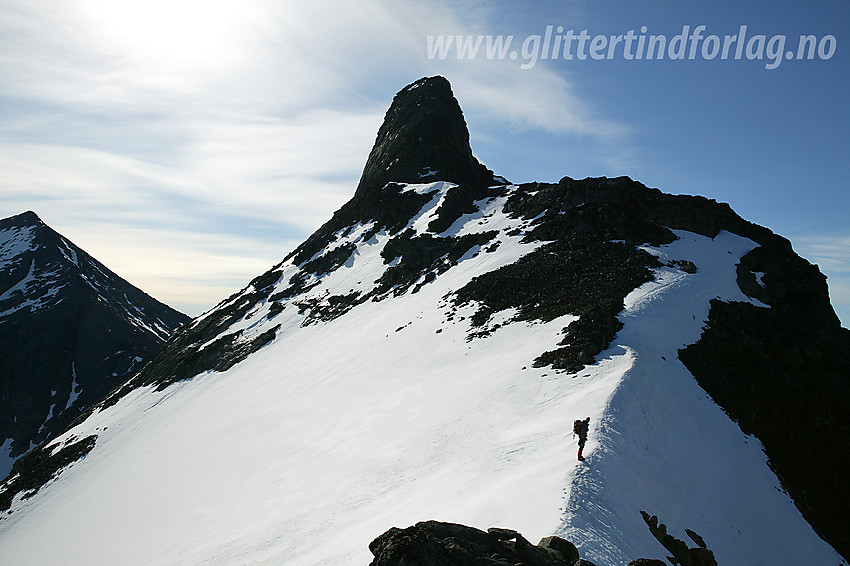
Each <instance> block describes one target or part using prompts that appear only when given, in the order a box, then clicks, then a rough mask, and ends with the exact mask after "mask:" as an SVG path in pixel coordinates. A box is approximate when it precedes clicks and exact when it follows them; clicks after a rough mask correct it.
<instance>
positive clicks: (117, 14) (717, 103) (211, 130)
mask: <svg viewBox="0 0 850 566" xmlns="http://www.w3.org/2000/svg"><path fill="white" fill-rule="evenodd" d="M700 25H704V26H706V27H705V29H704V30H703V31H702V33H701V35H702V37H703V38H705V37H708V36H710V35H716V36H717V37H718V38H719V39H722V38H724V36H726V35H730V36H732V35H737V34H738V33H739V29H740V26H742V25H745V26H747V34H748V36H747V37H748V39H752V37H753V36H757V35H764V36H765V40H764V42H763V43H762V49H761V54H762V58H761V59H756V58H754V59H750V58H748V57H747V56H746V54H745V55H744V56H742V57H741V58H740V59H735V58H734V57H732V56H730V57H727V58H726V59H725V60H724V59H722V58H721V57H720V56H719V55H717V56H714V57H713V58H712V57H710V56H709V55H710V53H711V50H710V49H709V50H708V51H706V53H708V54H709V55H706V56H702V54H703V51H704V50H703V47H704V46H706V42H707V41H710V40H706V39H702V40H701V41H702V43H696V47H695V55H696V56H695V58H694V59H687V58H686V59H684V60H676V59H673V58H672V57H671V56H665V57H664V58H663V59H652V60H647V59H640V60H637V59H632V60H627V58H626V57H625V54H624V52H623V51H622V49H621V50H620V51H617V50H614V51H613V52H612V58H611V59H608V58H604V59H601V60H600V59H594V58H592V57H587V58H586V59H585V60H583V61H581V60H578V59H577V58H575V57H574V58H573V59H572V60H565V59H564V58H563V57H559V58H558V59H551V58H550V59H547V60H538V61H537V62H536V63H535V64H534V65H533V66H531V65H528V62H529V61H528V59H527V58H524V57H523V56H522V52H521V50H520V47H521V45H522V43H523V42H524V41H526V40H527V38H529V37H532V36H535V35H539V36H541V39H542V36H544V35H545V33H546V28H547V26H552V28H551V29H552V30H553V33H554V34H556V35H564V34H566V32H567V31H568V30H573V31H574V32H575V34H576V35H577V34H579V33H580V32H581V31H582V30H588V35H589V36H590V37H595V36H597V35H601V36H606V37H610V36H612V35H614V36H616V35H625V34H627V32H629V30H634V33H635V34H636V35H641V34H642V32H641V29H642V26H645V27H646V30H647V31H646V32H645V33H643V35H645V36H647V37H648V36H649V35H658V36H664V37H665V39H666V40H667V41H670V42H672V40H673V38H674V37H675V36H676V35H677V34H681V33H682V31H683V27H684V26H688V32H689V33H691V32H693V30H694V29H695V28H696V27H697V26H700ZM558 26H560V28H562V29H563V32H562V33H560V34H559V33H557V32H556V30H557V29H559V28H558ZM847 29H850V3H848V2H846V1H843V0H835V1H829V2H827V1H814V2H808V3H803V2H731V1H720V2H710V3H709V2H691V3H684V2H680V1H674V0H657V1H630V2H622V1H619V2H614V1H592V2H591V1H568V0H564V1H558V2H534V1H531V2H519V1H516V2H483V1H482V2H466V3H454V2H440V1H417V2H408V1H397V2H389V1H378V0H364V1H360V2H356V3H354V2H347V1H327V2H321V1H317V2H310V3H308V2H288V1H271V0H206V1H202V0H145V1H138V0H77V1H72V0H67V1H64V2H62V1H50V2H47V1H44V2H39V1H33V0H28V1H18V0H0V217H5V216H10V215H13V214H17V213H19V212H23V211H24V210H34V211H35V212H36V213H38V214H39V215H40V216H41V217H42V219H43V220H45V222H47V223H48V224H50V225H51V226H53V227H54V228H55V229H57V230H58V231H60V232H61V233H63V234H64V235H66V236H67V237H69V238H70V239H71V240H73V241H74V242H75V243H77V244H78V245H80V246H82V247H83V248H84V249H86V250H87V251H89V252H90V253H92V254H93V255H94V256H95V257H97V258H98V259H100V260H101V261H103V262H104V263H106V264H107V265H108V266H109V267H110V268H112V269H113V270H114V271H116V272H117V273H119V274H120V275H122V276H123V277H125V278H127V279H128V280H129V281H131V282H132V283H134V284H135V285H137V286H139V287H141V288H142V289H144V290H145V291H147V292H148V293H150V294H152V295H154V296H155V297H157V298H158V299H160V300H163V301H165V302H167V303H169V304H171V305H173V306H175V307H176V308H179V309H181V310H183V311H184V312H187V313H189V314H192V315H196V314H199V313H200V312H202V311H203V310H205V309H206V308H209V307H210V306H212V305H213V304H215V303H216V302H218V301H219V300H221V299H222V298H224V297H226V296H227V295H229V294H230V293H231V292H233V291H235V290H237V289H239V288H241V287H242V286H244V285H245V284H246V283H247V282H248V281H249V280H250V279H251V278H252V277H253V276H255V275H257V274H259V273H261V272H263V271H264V270H266V269H267V268H268V267H270V266H271V265H273V264H274V263H276V262H277V261H279V260H280V259H281V258H282V257H283V256H284V255H286V253H288V252H289V251H290V250H291V249H293V248H294V247H295V246H296V245H297V244H298V243H300V242H301V241H302V240H303V239H304V238H305V237H306V236H307V235H309V234H310V233H311V232H312V231H313V230H315V229H316V228H318V226H320V225H321V224H322V223H323V222H324V221H325V220H327V219H328V218H329V217H330V216H331V214H332V213H333V212H334V210H336V209H337V208H338V207H339V206H340V205H342V204H343V203H344V202H345V201H346V200H347V199H348V198H350V197H351V195H352V194H353V192H354V188H355V187H356V184H357V180H358V178H359V176H360V173H361V171H362V168H363V165H364V163H365V160H366V156H367V155H368V152H369V149H370V148H371V145H372V143H373V141H374V138H375V134H376V132H377V129H378V127H379V126H380V123H381V120H382V118H383V114H384V112H385V111H386V108H387V107H388V105H389V103H390V101H391V100H392V96H393V95H394V94H395V93H396V92H397V91H398V90H400V89H401V88H402V87H403V86H404V85H406V84H408V83H410V82H412V81H414V80H416V79H418V78H420V77H422V76H429V75H435V74H441V75H444V76H446V77H447V78H448V79H449V80H450V81H451V82H452V85H453V89H454V91H455V94H456V96H457V98H458V100H459V101H460V104H461V106H462V107H463V109H464V112H465V115H466V119H467V122H468V124H469V127H470V132H471V141H472V146H473V151H474V152H475V153H476V155H477V156H478V157H479V159H480V160H481V161H482V162H483V163H485V164H486V165H487V166H488V167H490V168H491V169H493V170H494V171H496V173H498V174H501V175H504V176H505V177H507V178H508V179H510V180H511V181H514V182H525V181H533V180H539V181H557V180H558V179H559V178H560V177H562V176H564V175H569V176H571V177H575V178H581V177H586V176H600V175H607V176H619V175H628V176H630V177H632V178H634V179H637V180H639V181H641V182H643V183H645V184H647V185H649V186H652V187H658V188H660V189H662V190H664V191H666V192H670V193H685V194H700V195H704V196H707V197H710V198H714V199H717V200H720V201H724V202H728V203H729V204H730V205H732V207H733V208H734V209H735V210H736V211H737V212H738V213H739V214H741V215H742V216H743V217H744V218H746V219H748V220H751V221H753V222H756V223H758V224H762V225H764V226H767V227H769V228H771V229H772V230H773V231H775V232H777V233H779V234H782V235H783V236H785V237H787V238H789V239H790V240H791V242H792V243H793V245H794V248H795V250H796V251H797V252H798V253H799V254H800V255H802V256H803V257H806V258H807V259H809V260H810V261H812V262H814V263H817V264H818V265H820V267H821V270H822V271H823V272H824V273H825V274H827V276H828V278H829V284H830V293H831V296H832V300H833V305H834V306H835V308H836V311H837V312H838V314H839V316H840V317H841V319H842V321H843V324H844V326H850V224H848V222H847V220H846V218H847V211H848V210H850V191H848V188H850V165H848V159H847V158H848V156H850V134H848V132H850V112H848V101H850V64H848V63H849V62H850V59H848V45H850V43H848V38H850V36H848V33H847V31H846V30H847ZM809 34H812V35H814V36H816V38H817V40H818V42H819V45H821V47H822V49H823V50H822V52H821V53H817V52H816V53H815V56H814V58H813V59H812V60H808V59H803V60H797V59H796V58H791V59H784V58H783V59H779V60H778V61H776V59H775V58H774V59H771V58H770V57H769V56H768V51H767V49H766V47H765V44H767V43H768V42H769V41H770V40H771V39H772V38H774V37H777V36H784V37H785V38H786V39H785V45H784V49H783V51H791V50H793V51H796V47H797V43H798V38H799V37H800V36H801V35H809ZM429 35H431V36H440V35H443V36H449V35H461V36H466V35H473V36H477V35H491V36H497V35H503V36H507V35H512V36H514V40H513V41H514V43H513V44H512V47H513V48H514V49H515V50H517V51H519V53H518V57H517V58H516V59H511V58H510V57H505V58H504V59H502V60H499V59H497V58H493V59H488V58H487V57H486V56H485V55H484V54H483V52H480V53H479V54H478V56H477V57H475V58H474V59H469V58H467V59H462V60H459V59H458V58H457V56H456V53H454V52H450V53H449V54H448V56H447V57H446V58H445V59H440V58H439V57H436V58H433V59H429V57H428V53H427V37H428V36H429ZM830 37H831V38H832V39H829V38H830ZM830 42H831V43H830ZM541 43H542V41H541ZM529 45H531V44H529ZM621 45H622V44H621ZM776 45H778V44H776V43H774V46H776ZM633 46H636V43H635V44H633ZM586 47H589V44H588V45H587V46H586ZM707 47H711V45H708V46H707ZM831 47H832V49H831ZM758 52H759V50H758V43H753V44H752V53H753V57H755V56H757V55H758ZM572 53H574V54H575V53H576V52H575V51H573V52H572ZM730 53H731V52H730ZM666 55H669V53H666ZM771 61H773V62H774V64H775V63H778V66H776V68H774V69H768V68H766V65H768V64H770V63H771ZM523 66H526V67H530V68H523Z"/></svg>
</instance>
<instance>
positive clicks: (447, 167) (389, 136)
mask: <svg viewBox="0 0 850 566" xmlns="http://www.w3.org/2000/svg"><path fill="white" fill-rule="evenodd" d="M431 181H451V182H453V183H456V184H458V185H462V186H464V187H475V188H480V187H485V186H489V185H490V184H492V183H493V173H492V172H491V171H488V170H487V169H486V168H485V167H484V166H483V165H481V164H480V163H479V162H478V160H477V159H475V157H473V155H472V149H471V148H470V146H469V130H468V129H467V127H466V122H465V121H464V119H463V112H462V111H461V109H460V105H459V104H458V102H457V100H456V99H455V97H454V94H453V93H452V87H451V85H450V84H449V81H447V80H446V79H445V78H443V77H439V76H437V77H428V78H423V79H419V80H418V81H416V82H414V83H412V84H409V85H407V86H406V87H404V88H403V89H402V90H401V91H399V93H398V94H396V95H395V98H393V101H392V104H391V105H390V108H389V110H387V114H386V116H385V117H384V122H383V124H382V125H381V128H380V129H379V130H378V136H377V139H376V140H375V144H374V146H373V147H372V151H371V152H370V153H369V158H368V159H367V161H366V166H365V167H364V168H363V175H362V176H361V177H360V183H359V184H358V185H357V191H356V192H355V198H357V197H359V196H363V195H365V194H367V193H369V192H374V191H380V190H381V189H382V188H383V187H384V186H385V185H386V184H387V183H389V182H393V183H430V182H431Z"/></svg>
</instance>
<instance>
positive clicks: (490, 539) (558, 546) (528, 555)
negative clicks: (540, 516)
mask: <svg viewBox="0 0 850 566" xmlns="http://www.w3.org/2000/svg"><path fill="white" fill-rule="evenodd" d="M369 550H370V551H372V554H373V555H374V557H375V558H374V560H372V562H371V564H370V566H506V565H515V564H523V565H524V566H576V565H584V566H593V565H592V564H591V563H590V562H588V561H586V560H580V559H579V553H578V550H577V549H576V547H575V546H574V545H573V544H572V543H570V542H568V541H566V540H564V539H562V538H559V537H554V536H551V537H546V538H544V539H543V540H541V541H540V543H539V544H537V545H534V544H531V543H530V542H529V541H528V540H526V539H525V538H524V537H523V536H522V535H521V534H519V533H518V532H516V531H513V530H510V529H501V528H491V529H488V531H487V532H484V531H481V530H478V529H475V528H472V527H467V526H465V525H458V524H454V523H440V522H437V521H425V522H422V523H417V524H416V525H414V526H412V527H408V528H406V529H398V528H392V529H390V530H388V531H387V532H385V533H384V534H382V535H381V536H379V537H378V538H376V539H375V540H374V541H372V543H371V544H370V545H369Z"/></svg>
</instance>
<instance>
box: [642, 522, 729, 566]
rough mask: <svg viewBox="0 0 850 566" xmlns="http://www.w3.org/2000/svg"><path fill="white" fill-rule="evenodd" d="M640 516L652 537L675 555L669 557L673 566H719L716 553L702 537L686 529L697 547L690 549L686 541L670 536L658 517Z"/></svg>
mask: <svg viewBox="0 0 850 566" xmlns="http://www.w3.org/2000/svg"><path fill="white" fill-rule="evenodd" d="M640 514H641V516H642V517H643V520H644V522H645V523H646V525H647V526H648V527H649V532H650V533H652V536H654V537H655V538H656V540H658V542H660V543H661V545H662V546H663V547H664V548H666V549H667V550H668V551H669V552H670V553H671V554H672V555H673V556H668V557H667V560H669V561H670V564H673V566H717V560H715V558H714V553H713V552H711V551H710V550H709V549H708V548H707V547H706V544H705V541H704V540H703V539H702V537H701V536H699V535H698V534H696V533H695V532H693V531H692V530H690V529H685V533H686V534H687V535H688V537H689V538H690V539H691V540H692V541H694V542H695V543H696V545H697V546H696V547H689V546H688V545H687V544H686V543H685V542H684V541H682V540H679V539H677V538H676V537H674V536H672V535H670V534H669V533H668V532H667V526H666V525H665V524H664V523H660V524H659V523H658V517H656V516H655V515H652V516H650V515H649V513H647V512H646V511H641V512H640ZM661 564H663V562H661Z"/></svg>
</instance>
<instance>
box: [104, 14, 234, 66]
mask: <svg viewBox="0 0 850 566" xmlns="http://www.w3.org/2000/svg"><path fill="white" fill-rule="evenodd" d="M87 7H88V8H89V13H90V17H91V20H92V21H94V22H96V28H97V32H98V35H101V36H103V38H104V39H105V40H107V41H108V42H109V43H110V44H112V45H114V46H115V48H116V49H117V50H119V51H121V52H122V53H123V54H126V55H129V56H132V57H135V58H138V59H142V60H146V61H147V62H150V63H154V64H157V65H169V66H172V65H173V66H178V67H192V66H195V65H205V66H206V65H208V64H214V63H216V62H218V63H219V64H221V63H223V60H224V59H229V53H228V50H229V49H230V48H231V47H232V45H231V44H232V40H233V35H234V27H235V22H236V21H237V20H238V15H239V4H238V2H237V1H235V0H90V1H89V2H87Z"/></svg>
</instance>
